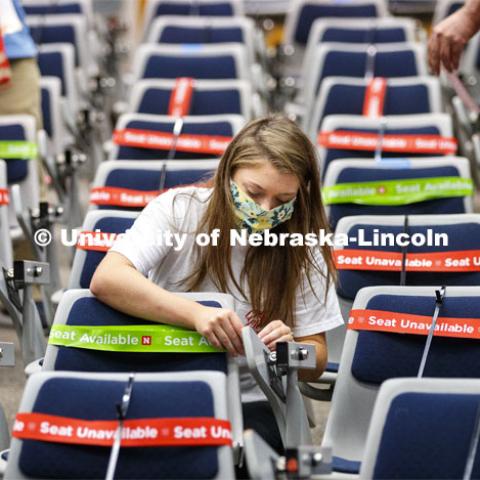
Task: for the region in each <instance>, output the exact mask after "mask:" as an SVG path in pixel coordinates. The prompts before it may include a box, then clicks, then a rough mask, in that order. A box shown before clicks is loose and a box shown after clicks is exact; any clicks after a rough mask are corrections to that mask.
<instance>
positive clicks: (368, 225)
mask: <svg viewBox="0 0 480 480" xmlns="http://www.w3.org/2000/svg"><path fill="white" fill-rule="evenodd" d="M374 232H376V233H375V235H377V237H376V238H378V239H381V238H396V237H395V236H396V235H398V234H403V233H404V232H406V233H407V234H408V235H409V238H410V239H411V241H412V243H411V244H410V245H408V246H407V247H405V248H406V252H407V258H408V255H414V254H427V255H430V254H434V253H436V254H438V255H445V254H448V253H449V252H452V258H453V257H454V256H455V254H454V252H465V254H464V256H467V254H468V251H469V250H472V251H474V252H472V254H473V255H474V254H475V251H477V250H480V216H479V215H477V214H463V215H454V214H452V215H411V216H409V217H408V226H407V227H405V217H404V216H403V215H398V216H397V215H390V216H355V217H343V218H342V219H341V220H340V221H339V222H338V224H337V229H336V233H338V234H342V233H343V234H346V235H348V237H349V238H352V242H351V243H350V244H349V245H348V247H344V246H338V247H336V248H335V255H336V256H337V266H338V268H339V282H338V294H339V295H340V296H342V297H344V298H346V299H350V301H351V300H353V299H354V298H355V296H356V294H357V292H358V291H359V290H360V289H362V288H364V287H367V286H374V285H399V284H400V276H401V271H400V270H401V269H400V268H398V269H395V268H396V267H395V268H394V269H393V270H392V269H387V268H388V265H390V264H389V263H388V262H387V263H388V265H387V264H386V263H385V262H383V263H382V262H379V261H377V260H374V257H375V255H374V252H373V251H375V252H390V253H393V254H394V256H395V255H400V256H401V255H402V252H403V249H402V247H401V246H400V245H399V242H392V241H391V240H388V241H387V240H385V244H384V245H380V246H377V245H372V244H370V245H367V243H366V242H367V241H368V240H370V241H374ZM387 234H389V235H387ZM414 236H416V237H418V239H417V240H415V243H413V241H414ZM355 238H356V239H357V241H356V242H355V241H353V239H355ZM359 239H361V240H359ZM363 239H365V241H364V240H363ZM378 243H379V241H377V244H378ZM392 243H394V245H392ZM429 244H431V245H429ZM344 248H348V251H345V253H344V254H343V253H342V250H343V249H344ZM350 250H354V252H351V253H353V255H350V253H349V251H350ZM362 250H363V251H364V252H365V251H366V255H367V257H368V259H367V258H365V260H362V266H363V268H368V269H359V267H358V264H352V263H347V262H349V261H348V260H345V258H346V256H351V257H354V256H355V253H356V252H358V255H362ZM459 255H460V257H462V255H461V254H459ZM474 256H475V255H474ZM446 257H447V258H448V255H446ZM462 258H463V257H462ZM475 258H476V257H475ZM411 259H412V261H413V257H411ZM430 261H431V262H432V263H431V265H430V266H429V264H428V262H427V261H426V260H425V262H427V263H421V265H420V267H419V268H420V269H419V270H416V271H413V270H412V269H410V268H407V269H406V278H405V281H406V285H437V284H442V285H447V286H450V285H457V286H459V285H464V286H468V285H480V271H479V270H478V269H475V268H474V269H473V270H471V271H469V270H466V271H461V270H459V269H452V268H445V266H442V267H441V268H440V269H439V271H437V270H438V269H437V268H435V265H436V264H435V265H434V263H433V260H430ZM466 261H467V262H468V263H471V264H472V265H475V263H474V261H473V260H470V261H468V260H466ZM441 262H446V263H449V262H450V263H451V264H452V265H450V266H455V265H454V264H455V262H453V260H450V261H448V262H447V260H441ZM369 265H371V266H373V267H374V266H375V265H377V266H378V269H375V270H374V269H371V268H369V267H368V266H369ZM384 265H385V268H382V266H384ZM440 265H443V263H440ZM446 266H447V267H448V265H446ZM373 267H372V268H373ZM392 268H393V267H392Z"/></svg>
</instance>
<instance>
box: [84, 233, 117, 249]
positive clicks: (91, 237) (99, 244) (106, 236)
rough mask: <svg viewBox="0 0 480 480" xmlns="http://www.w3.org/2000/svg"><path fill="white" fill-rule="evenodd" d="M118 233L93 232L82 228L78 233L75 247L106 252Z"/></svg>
mask: <svg viewBox="0 0 480 480" xmlns="http://www.w3.org/2000/svg"><path fill="white" fill-rule="evenodd" d="M118 235H119V234H118V233H109V232H93V231H88V230H84V231H82V232H79V233H78V238H77V245H76V247H77V248H78V249H80V250H88V251H94V252H108V250H110V248H111V247H112V245H113V243H114V242H115V240H116V239H117V237H118Z"/></svg>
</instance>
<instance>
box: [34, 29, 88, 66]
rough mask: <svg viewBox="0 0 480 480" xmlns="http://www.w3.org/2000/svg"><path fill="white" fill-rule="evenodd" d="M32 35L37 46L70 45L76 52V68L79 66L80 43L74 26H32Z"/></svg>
mask: <svg viewBox="0 0 480 480" xmlns="http://www.w3.org/2000/svg"><path fill="white" fill-rule="evenodd" d="M30 33H31V35H32V38H33V40H34V41H35V43H36V44H37V45H44V44H48V43H69V44H70V45H72V46H73V47H74V50H75V66H77V67H78V65H79V55H78V41H79V40H80V39H77V38H76V33H75V28H74V27H73V25H68V24H65V25H45V24H44V25H38V26H30Z"/></svg>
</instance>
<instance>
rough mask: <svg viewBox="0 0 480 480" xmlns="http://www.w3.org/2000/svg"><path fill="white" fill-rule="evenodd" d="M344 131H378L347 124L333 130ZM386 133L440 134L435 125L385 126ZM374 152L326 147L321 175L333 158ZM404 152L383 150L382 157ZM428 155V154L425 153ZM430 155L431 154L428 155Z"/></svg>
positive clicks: (410, 155)
mask: <svg viewBox="0 0 480 480" xmlns="http://www.w3.org/2000/svg"><path fill="white" fill-rule="evenodd" d="M339 130H341V131H346V132H365V133H367V132H369V133H372V132H378V130H376V129H371V128H362V129H358V128H350V127H348V126H347V125H346V126H344V127H342V128H336V129H334V131H339ZM385 134H386V135H394V134H398V135H410V134H418V135H428V134H431V135H440V131H439V129H438V128H437V127H434V126H431V127H416V128H387V129H386V130H385ZM374 155H375V152H373V151H372V152H367V151H361V150H358V151H356V150H336V149H327V151H326V154H325V158H324V162H323V171H322V177H323V176H325V172H326V171H327V168H328V165H329V164H330V162H332V161H333V160H337V159H338V158H353V157H355V158H373V157H374ZM405 155H407V154H406V153H392V152H383V154H382V158H399V157H400V158H404V157H405ZM408 156H409V157H425V156H426V155H423V154H415V153H408ZM427 156H428V155H427ZM430 156H431V155H430Z"/></svg>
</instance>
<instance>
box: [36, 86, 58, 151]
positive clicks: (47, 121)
mask: <svg viewBox="0 0 480 480" xmlns="http://www.w3.org/2000/svg"><path fill="white" fill-rule="evenodd" d="M40 88H41V95H42V119H43V128H44V130H45V131H46V132H47V135H48V138H49V139H50V142H51V145H52V152H53V153H54V154H56V155H58V154H60V153H61V152H62V151H63V145H64V123H63V118H62V104H61V102H62V99H61V98H62V85H61V81H60V79H59V78H57V77H42V78H41V79H40Z"/></svg>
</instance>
